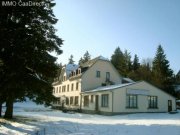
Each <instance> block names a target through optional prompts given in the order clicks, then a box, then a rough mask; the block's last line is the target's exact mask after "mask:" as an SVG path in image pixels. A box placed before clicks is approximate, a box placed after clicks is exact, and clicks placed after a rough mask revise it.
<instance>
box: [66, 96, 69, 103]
mask: <svg viewBox="0 0 180 135" xmlns="http://www.w3.org/2000/svg"><path fill="white" fill-rule="evenodd" d="M66 105H69V98H68V97H66Z"/></svg>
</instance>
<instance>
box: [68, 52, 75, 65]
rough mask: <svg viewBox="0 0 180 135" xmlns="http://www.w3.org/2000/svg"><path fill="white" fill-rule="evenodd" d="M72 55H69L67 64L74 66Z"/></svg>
mask: <svg viewBox="0 0 180 135" xmlns="http://www.w3.org/2000/svg"><path fill="white" fill-rule="evenodd" d="M73 58H74V57H73V55H72V54H71V56H70V58H69V62H68V64H74V60H73Z"/></svg>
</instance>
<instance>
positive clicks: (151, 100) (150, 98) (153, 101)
mask: <svg viewBox="0 0 180 135" xmlns="http://www.w3.org/2000/svg"><path fill="white" fill-rule="evenodd" d="M148 104H149V108H157V96H148Z"/></svg>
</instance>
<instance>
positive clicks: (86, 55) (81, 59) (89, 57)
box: [79, 51, 91, 65]
mask: <svg viewBox="0 0 180 135" xmlns="http://www.w3.org/2000/svg"><path fill="white" fill-rule="evenodd" d="M89 60H91V55H90V54H89V52H88V51H86V52H85V54H84V55H83V58H82V57H81V58H80V60H79V65H80V64H83V63H85V62H87V61H89Z"/></svg>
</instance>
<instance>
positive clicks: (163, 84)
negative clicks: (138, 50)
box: [68, 45, 180, 98]
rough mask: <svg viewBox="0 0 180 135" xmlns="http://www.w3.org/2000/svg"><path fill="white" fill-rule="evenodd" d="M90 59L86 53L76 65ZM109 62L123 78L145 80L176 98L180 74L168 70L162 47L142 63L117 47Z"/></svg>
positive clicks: (71, 62) (71, 59)
mask: <svg viewBox="0 0 180 135" xmlns="http://www.w3.org/2000/svg"><path fill="white" fill-rule="evenodd" d="M90 59H91V55H90V54H89V52H88V51H86V53H85V54H84V55H83V57H81V58H80V60H79V62H78V63H79V64H82V63H85V62H87V61H88V60H90ZM110 61H111V63H112V64H113V65H114V67H115V68H116V69H117V71H118V72H119V74H120V75H122V76H123V77H128V78H131V79H132V80H134V81H140V80H145V81H147V82H149V83H151V84H153V85H155V86H156V87H158V88H160V89H162V90H164V91H165V92H167V93H169V94H171V95H173V96H178V93H177V92H176V91H175V90H174V84H180V73H179V74H177V75H175V74H174V72H173V70H172V69H171V68H170V64H169V61H168V60H167V58H166V54H165V52H164V49H163V47H162V45H158V47H157V50H156V53H155V56H154V58H153V59H151V58H147V59H143V60H142V62H139V57H138V55H137V54H135V55H134V57H133V58H132V56H131V53H130V52H128V51H127V50H125V51H124V52H123V51H122V50H121V49H120V47H117V48H116V49H115V51H114V53H113V54H112V56H111V59H110ZM68 63H70V64H74V60H73V55H71V56H70V58H69V62H68ZM179 98H180V97H179Z"/></svg>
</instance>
